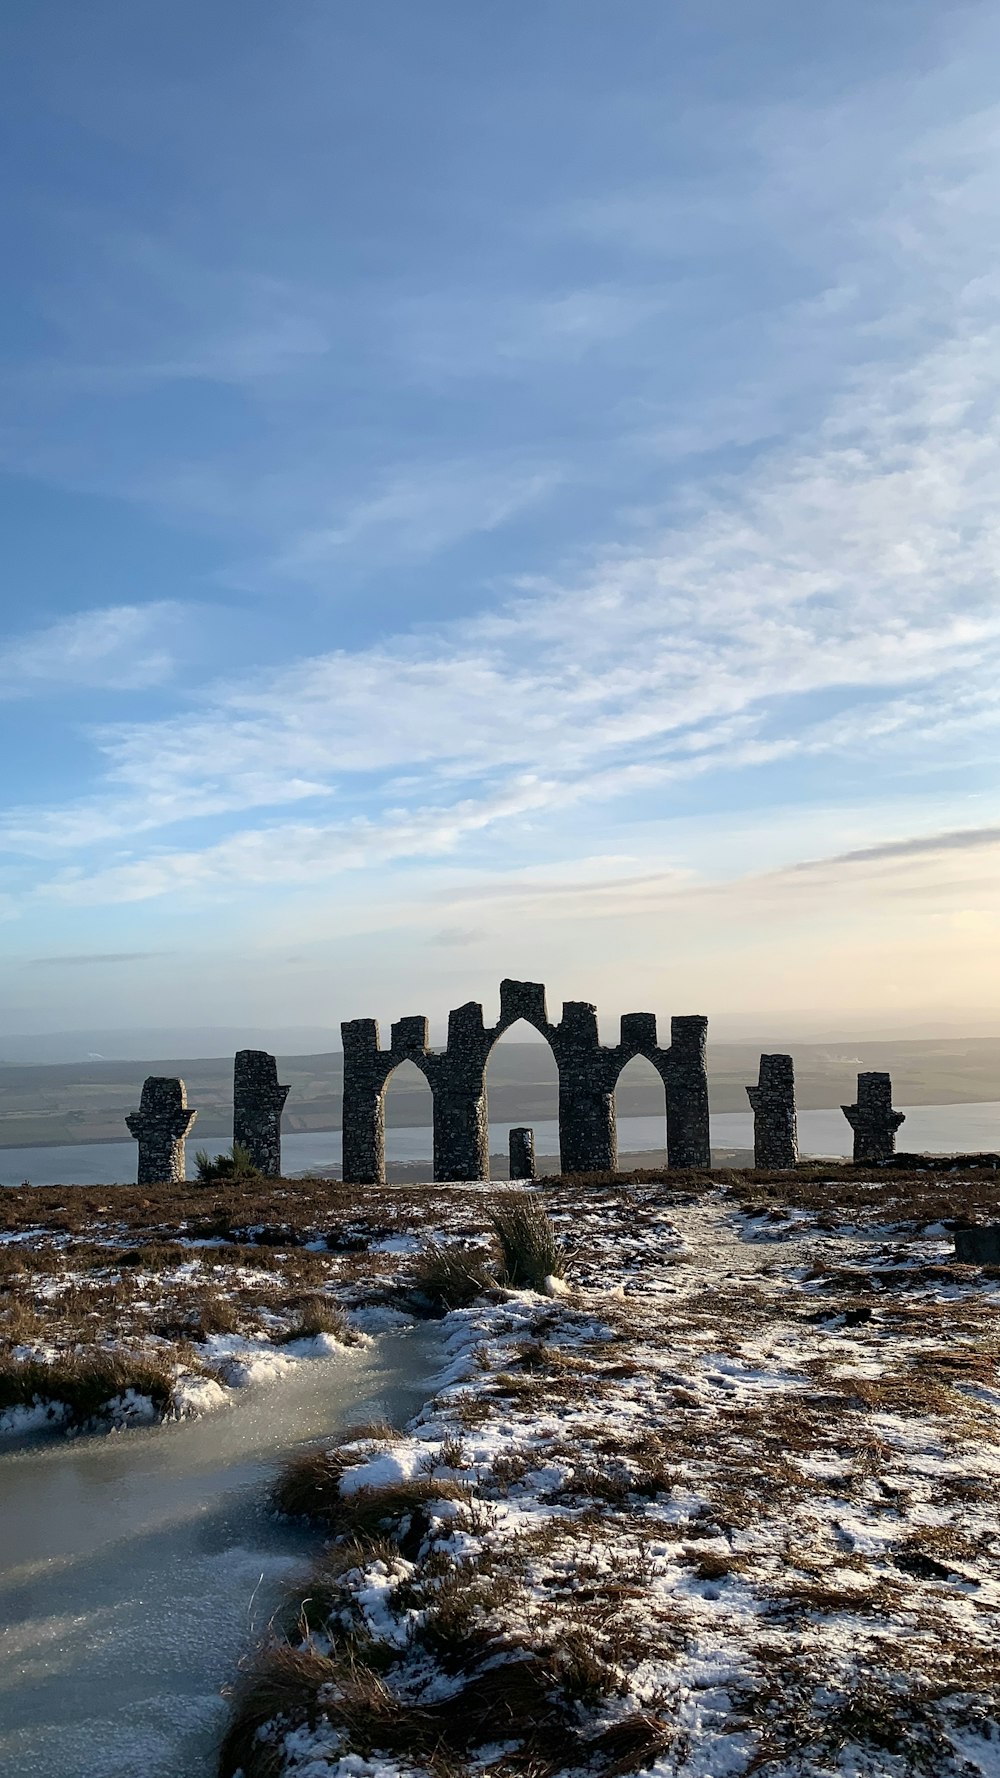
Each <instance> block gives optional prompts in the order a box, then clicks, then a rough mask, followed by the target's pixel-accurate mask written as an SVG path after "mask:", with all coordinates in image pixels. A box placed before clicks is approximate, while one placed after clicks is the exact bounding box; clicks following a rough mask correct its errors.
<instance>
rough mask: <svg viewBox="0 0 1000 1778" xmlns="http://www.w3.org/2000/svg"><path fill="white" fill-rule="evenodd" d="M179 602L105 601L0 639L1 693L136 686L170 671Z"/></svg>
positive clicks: (20, 695) (166, 675) (164, 676)
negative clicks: (43, 627) (56, 620)
mask: <svg viewBox="0 0 1000 1778" xmlns="http://www.w3.org/2000/svg"><path fill="white" fill-rule="evenodd" d="M180 615H181V608H180V606H178V605H176V604H174V603H173V602H172V601H169V600H159V601H154V602H153V603H151V604H149V605H106V606H103V607H100V608H98V609H96V610H92V611H81V612H78V613H77V614H76V615H75V616H74V617H69V618H64V619H62V620H61V621H60V622H59V623H55V624H50V625H48V626H47V627H46V628H45V629H41V630H33V631H31V632H29V633H28V634H27V635H24V636H19V637H14V638H12V639H11V640H10V641H8V642H7V643H6V644H0V698H23V697H34V696H37V694H38V693H39V691H42V690H44V689H45V688H46V687H49V688H52V687H59V686H81V687H89V688H98V689H100V690H104V691H138V690H142V689H143V688H144V687H146V686H150V685H158V684H160V683H161V682H162V681H163V680H165V679H168V678H169V677H170V674H171V672H172V671H173V657H172V654H171V650H170V648H169V646H168V643H169V641H170V640H171V633H172V631H173V630H174V628H175V627H176V625H177V624H178V622H179V619H180Z"/></svg>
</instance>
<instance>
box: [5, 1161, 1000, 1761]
mask: <svg viewBox="0 0 1000 1778" xmlns="http://www.w3.org/2000/svg"><path fill="white" fill-rule="evenodd" d="M301 1189H302V1192H303V1193H304V1192H305V1191H306V1188H305V1187H303V1188H301ZM295 1190H298V1188H295ZM308 1190H309V1192H311V1194H312V1195H311V1196H310V1197H308V1199H307V1198H306V1197H305V1196H302V1195H300V1196H299V1197H295V1195H294V1191H293V1190H292V1189H291V1188H288V1187H286V1186H281V1187H278V1186H276V1187H275V1188H274V1196H275V1203H274V1204H272V1205H270V1206H269V1208H268V1210H267V1219H263V1218H259V1219H258V1221H257V1222H256V1223H254V1224H253V1226H250V1224H249V1223H247V1222H246V1221H244V1223H242V1224H241V1223H239V1221H238V1219H236V1218H235V1216H234V1213H233V1211H232V1208H231V1207H230V1210H229V1211H228V1212H227V1214H226V1215H223V1214H222V1212H221V1211H220V1210H218V1207H216V1210H215V1211H213V1212H212V1214H209V1213H208V1212H198V1211H197V1204H198V1202H199V1200H197V1199H194V1198H192V1200H191V1205H194V1206H195V1208H191V1205H189V1204H188V1203H187V1202H186V1201H185V1202H184V1203H183V1204H175V1205H173V1206H172V1207H168V1208H167V1209H165V1208H164V1205H163V1204H162V1203H156V1202H151V1201H150V1200H146V1199H137V1198H136V1196H135V1194H134V1193H133V1194H132V1195H131V1197H130V1198H128V1200H127V1203H126V1198H125V1197H124V1196H122V1197H121V1198H114V1197H113V1195H112V1194H106V1197H107V1202H105V1201H104V1199H102V1200H101V1203H99V1204H98V1203H97V1202H96V1201H95V1202H94V1203H93V1204H92V1205H91V1206H90V1208H89V1210H88V1211H87V1214H85V1215H84V1214H82V1213H80V1214H78V1213H77V1207H76V1205H75V1203H74V1206H72V1209H73V1219H71V1220H74V1219H75V1220H74V1226H73V1227H72V1228H70V1229H68V1230H67V1229H60V1227H59V1226H58V1215H57V1212H58V1209H59V1207H58V1206H55V1207H53V1206H52V1205H48V1206H47V1207H45V1200H44V1199H42V1198H41V1197H39V1199H38V1200H37V1202H38V1203H39V1204H42V1205H43V1207H45V1216H42V1217H40V1218H39V1220H38V1221H37V1222H36V1223H33V1224H31V1225H30V1226H29V1225H28V1223H27V1221H26V1220H25V1219H26V1218H27V1216H28V1212H29V1210H30V1209H31V1208H32V1200H29V1199H28V1198H25V1200H24V1204H23V1205H22V1208H21V1211H20V1212H19V1214H20V1217H21V1221H20V1223H18V1222H17V1218H16V1217H15V1218H14V1221H13V1223H12V1224H11V1226H10V1227H9V1230H8V1233H9V1234H10V1235H11V1236H12V1237H13V1239H11V1240H10V1241H9V1242H8V1244H7V1248H6V1252H7V1254H8V1261H5V1264H6V1266H7V1272H8V1280H9V1281H11V1292H12V1294H13V1298H14V1299H15V1300H16V1299H17V1297H18V1292H20V1300H21V1307H22V1310H23V1317H22V1319H23V1321H24V1331H25V1335H26V1337H24V1338H23V1339H22V1340H21V1341H20V1343H16V1344H15V1345H14V1346H13V1348H12V1349H11V1350H12V1356H11V1358H10V1360H9V1361H8V1362H9V1364H14V1365H16V1364H19V1363H27V1362H33V1363H35V1364H36V1365H37V1364H39V1363H44V1362H45V1360H46V1356H47V1355H48V1354H51V1355H52V1357H53V1359H54V1360H58V1359H65V1358H66V1357H67V1355H69V1356H72V1355H73V1354H74V1353H77V1354H79V1352H80V1351H82V1350H84V1347H83V1346H81V1337H82V1335H83V1334H84V1333H85V1332H86V1330H87V1329H88V1328H89V1329H90V1335H89V1338H90V1342H91V1343H90V1346H88V1347H86V1350H90V1351H93V1350H97V1349H100V1350H101V1351H104V1352H112V1353H116V1354H118V1355H121V1354H122V1353H123V1352H126V1353H131V1354H133V1355H135V1354H139V1355H141V1356H143V1357H144V1358H147V1359H148V1358H149V1357H150V1355H153V1356H155V1355H156V1354H157V1353H159V1354H160V1355H161V1357H162V1359H163V1361H164V1362H165V1363H168V1364H169V1366H170V1367H171V1375H172V1384H171V1389H172V1395H171V1404H172V1405H171V1409H170V1411H172V1412H183V1411H192V1410H193V1411H201V1410H203V1409H205V1408H208V1407H212V1406H215V1405H218V1402H219V1401H220V1400H225V1399H226V1391H227V1390H229V1389H230V1388H232V1387H234V1386H237V1385H238V1384H239V1383H241V1382H243V1381H245V1380H246V1379H247V1377H248V1376H250V1375H253V1374H255V1369H256V1367H265V1368H268V1369H270V1371H271V1373H272V1374H273V1373H274V1369H275V1367H280V1366H281V1365H288V1364H298V1363H303V1362H307V1361H308V1357H309V1354H310V1352H312V1351H317V1350H318V1349H319V1346H320V1345H322V1346H324V1347H325V1349H327V1350H328V1349H329V1341H330V1340H331V1339H332V1340H337V1339H343V1338H345V1337H346V1338H352V1337H353V1338H357V1337H362V1338H364V1337H367V1336H368V1335H369V1334H371V1333H374V1332H378V1331H379V1330H380V1329H381V1328H384V1327H392V1326H400V1325H403V1324H404V1323H405V1322H406V1321H407V1320H408V1319H412V1318H413V1316H414V1315H415V1314H418V1313H419V1312H420V1298H419V1293H416V1292H415V1287H414V1286H415V1276H416V1272H417V1270H418V1269H419V1267H420V1264H421V1259H422V1256H423V1255H425V1254H426V1252H427V1250H428V1248H435V1247H436V1248H437V1249H438V1250H442V1249H446V1250H447V1251H448V1252H449V1253H451V1252H455V1253H459V1254H461V1253H462V1252H468V1254H469V1255H470V1256H471V1257H472V1258H474V1259H476V1258H478V1260H480V1261H481V1260H482V1259H483V1258H484V1257H485V1256H486V1255H487V1253H488V1250H489V1242H490V1237H489V1233H488V1212H489V1208H490V1202H491V1188H488V1187H485V1186H481V1185H480V1186H473V1187H468V1188H458V1187H450V1188H446V1187H426V1188H417V1189H414V1188H405V1189H399V1190H391V1189H390V1190H386V1191H384V1192H381V1193H378V1192H372V1193H366V1194H363V1195H359V1194H356V1193H355V1194H350V1193H348V1192H347V1191H346V1190H345V1189H344V1188H340V1187H329V1188H325V1190H324V1188H321V1187H319V1186H317V1185H316V1184H315V1183H313V1184H312V1185H311V1186H310V1187H309V1188H308ZM282 1194H284V1197H282ZM753 1194H757V1196H756V1200H755V1198H754V1196H753ZM996 1199H997V1191H996V1178H995V1176H994V1175H982V1174H980V1175H978V1176H975V1175H970V1176H969V1177H968V1178H962V1177H957V1176H955V1175H947V1174H943V1173H936V1172H935V1170H934V1169H933V1168H929V1169H928V1170H927V1171H926V1172H925V1173H921V1174H919V1175H913V1176H912V1177H911V1176H902V1175H893V1174H883V1175H879V1176H878V1177H877V1178H875V1179H866V1178H863V1177H859V1176H857V1175H854V1174H853V1173H851V1171H850V1170H844V1172H843V1173H842V1174H841V1175H839V1176H832V1175H827V1176H823V1175H822V1173H821V1172H818V1171H816V1170H813V1171H812V1172H811V1173H809V1172H807V1173H806V1174H803V1175H801V1176H798V1177H795V1176H791V1175H787V1176H767V1175H763V1176H762V1175H754V1174H746V1175H742V1176H739V1175H730V1176H728V1178H718V1177H717V1178H716V1179H714V1180H711V1179H708V1178H704V1179H696V1180H694V1179H685V1178H684V1177H683V1176H681V1175H677V1174H674V1175H672V1176H669V1177H665V1178H663V1179H661V1180H651V1181H639V1182H635V1183H632V1184H624V1185H622V1184H608V1185H602V1184H599V1183H595V1184H593V1185H591V1186H589V1187H587V1188H586V1189H584V1188H582V1187H581V1186H580V1184H579V1183H573V1182H564V1183H558V1184H553V1185H546V1187H545V1189H544V1192H543V1194H542V1201H543V1202H544V1204H545V1206H546V1208H547V1209H548V1211H549V1213H550V1215H551V1217H552V1219H553V1222H554V1224H555V1226H556V1229H557V1231H558V1233H559V1235H560V1237H561V1239H562V1240H563V1242H564V1244H565V1248H566V1252H567V1266H566V1284H563V1285H561V1286H553V1287H552V1288H551V1290H550V1292H549V1293H546V1294H536V1293H535V1292H531V1291H521V1292H517V1291H511V1290H503V1289H499V1288H497V1289H487V1290H486V1291H485V1292H484V1293H482V1294H480V1295H478V1296H477V1297H475V1299H474V1300H472V1301H471V1302H470V1303H469V1305H468V1306H466V1307H464V1308H457V1309H453V1310H451V1312H450V1313H448V1314H447V1315H446V1316H445V1318H444V1320H443V1322H442V1323H441V1331H442V1334H443V1337H444V1340H445V1345H446V1351H447V1354H448V1361H447V1367H446V1369H445V1370H444V1372H443V1373H442V1375H441V1376H440V1377H439V1378H438V1380H437V1394H436V1396H435V1398H434V1400H433V1402H432V1403H431V1404H430V1405H429V1407H428V1408H427V1409H426V1410H425V1411H424V1413H423V1415H422V1416H421V1417H420V1419H419V1421H418V1422H417V1423H415V1424H414V1425H412V1426H411V1427H410V1428H409V1429H402V1430H400V1429H390V1428H385V1427H382V1428H378V1427H375V1428H368V1429H360V1430H358V1431H356V1432H355V1433H354V1434H353V1435H352V1436H351V1438H350V1439H349V1441H348V1442H347V1443H346V1444H340V1445H338V1446H337V1447H336V1448H334V1449H332V1450H331V1452H330V1453H329V1454H328V1455H327V1456H324V1457H322V1458H321V1460H320V1468H319V1470H318V1471H317V1470H315V1468H314V1471H313V1472H310V1474H309V1476H307V1477H306V1481H307V1482H308V1484H309V1487H313V1488H314V1494H315V1500H314V1503H313V1505H314V1516H315V1517H316V1518H317V1519H318V1521H319V1522H320V1523H321V1524H322V1525H324V1526H325V1531H326V1535H327V1537H328V1539H329V1540H330V1541H329V1547H328V1548H327V1549H326V1551H325V1553H324V1555H323V1557H322V1558H321V1560H320V1563H319V1566H318V1568H317V1572H316V1574H315V1575H314V1577H313V1580H312V1584H311V1585H310V1587H309V1589H308V1594H307V1595H306V1596H305V1597H303V1598H299V1597H296V1598H294V1599H292V1600H290V1602H289V1609H288V1612H287V1614H285V1618H284V1619H283V1621H284V1623H285V1630H284V1633H283V1635H282V1636H281V1637H280V1638H279V1639H278V1640H276V1642H275V1643H274V1645H273V1646H271V1647H270V1648H268V1649H265V1650H263V1651H262V1652H261V1654H260V1657H259V1659H257V1660H256V1661H253V1662H251V1663H250V1664H249V1666H248V1669H247V1671H246V1673H245V1674H244V1676H243V1679H242V1681H241V1682H240V1685H239V1686H238V1688H237V1700H236V1708H235V1712H234V1720H233V1728H232V1731H231V1733H230V1736H229V1739H228V1741H227V1745H226V1749H225V1751H224V1755H223V1764H222V1767H221V1770H222V1772H223V1774H227V1773H228V1774H235V1773H236V1772H241V1773H242V1774H243V1778H263V1775H264V1774H267V1778H276V1775H280V1774H289V1775H294V1778H403V1775H406V1778H410V1775H412V1774H414V1773H425V1772H426V1773H428V1774H431V1778H466V1775H469V1778H471V1775H473V1774H478V1773H489V1774H492V1775H495V1778H556V1775H557V1774H565V1775H567V1778H568V1775H569V1774H571V1773H576V1772H579V1771H589V1772H593V1773H594V1774H595V1775H596V1778H615V1774H626V1773H630V1772H633V1771H640V1770H650V1771H653V1772H654V1773H655V1774H656V1778H668V1775H670V1778H726V1775H728V1774H734V1775H735V1774H742V1773H748V1774H749V1773H757V1772H761V1773H766V1774H769V1775H770V1778H792V1775H793V1774H796V1773H801V1774H806V1775H818V1774H831V1773H836V1774H841V1775H843V1778H849V1775H857V1778H861V1775H877V1778H909V1775H911V1774H913V1775H914V1778H915V1775H916V1774H920V1773H931V1774H938V1773H941V1774H946V1775H947V1774H965V1775H966V1778H975V1775H977V1774H978V1775H979V1778H1000V1728H998V1726H997V1715H998V1694H1000V1646H998V1645H1000V1634H998V1631H1000V1611H998V1605H1000V1580H998V1569H997V1556H998V1554H1000V1513H998V1504H1000V1484H998V1474H1000V1462H998V1458H1000V1373H998V1359H1000V1313H998V1311H1000V1274H998V1273H997V1272H996V1271H992V1272H991V1271H988V1270H984V1269H982V1268H978V1267H973V1266H963V1265H957V1264H956V1263H955V1262H954V1258H953V1243H952V1238H951V1232H950V1226H949V1225H950V1223H951V1221H952V1212H953V1213H954V1214H955V1215H961V1214H968V1213H970V1212H972V1213H974V1214H980V1215H982V1214H984V1213H985V1214H991V1213H992V1214H994V1215H995V1214H996V1213H997V1212H996ZM279 1200H281V1202H280V1203H279ZM200 1202H201V1203H202V1204H204V1200H203V1199H202V1200H200ZM279 1215H280V1216H281V1218H282V1219H283V1224H284V1225H287V1226H285V1233H284V1234H282V1231H281V1228H279V1227H277V1226H271V1224H272V1223H273V1224H275V1225H276V1224H277V1218H278V1216H279ZM213 1217H214V1220H213ZM46 1219H47V1220H46ZM25 1236H27V1238H26V1239H25V1238H24V1237H25ZM282 1241H285V1243H286V1244H285V1245H284V1246H282V1245H281V1242H282ZM296 1243H297V1244H296ZM18 1252H20V1254H21V1255H22V1257H20V1258H19V1257H18ZM46 1255H48V1258H46ZM18 1268H21V1269H20V1270H19V1269H18ZM567 1286H568V1288H567ZM318 1305H319V1310H321V1311H322V1312H319V1310H318V1308H317V1306H318ZM310 1314H311V1320H310ZM324 1316H325V1317H326V1318H327V1319H328V1321H329V1329H330V1330H332V1331H327V1332H325V1333H324V1332H322V1330H318V1331H317V1332H313V1333H312V1334H309V1333H308V1332H307V1331H306V1329H307V1328H308V1327H309V1326H315V1325H316V1324H317V1322H318V1320H322V1319H323V1318H324ZM32 1317H33V1318H34V1320H32ZM15 1320H16V1318H15ZM297 1330H299V1333H300V1337H299V1339H297V1340H296V1339H290V1338H289V1336H290V1335H293V1334H295V1333H296V1331H297ZM9 1349H10V1348H9ZM257 1374H259V1371H258V1372H257ZM136 1400H137V1401H138V1397H136ZM30 1407H31V1404H28V1410H29V1411H30ZM56 1417H57V1418H58V1415H57V1416H56ZM300 1484H301V1478H300ZM307 1493H308V1490H307ZM280 1497H281V1498H282V1499H283V1500H284V1501H285V1503H286V1504H287V1503H288V1501H289V1500H290V1499H291V1498H292V1497H293V1496H292V1495H291V1494H289V1493H288V1492H287V1491H285V1492H282V1494H281V1496H280ZM304 1498H305V1496H303V1493H302V1487H301V1485H300V1486H299V1494H298V1499H299V1500H300V1502H301V1501H302V1500H303V1499H304ZM309 1498H310V1499H312V1497H311V1496H310V1497H309Z"/></svg>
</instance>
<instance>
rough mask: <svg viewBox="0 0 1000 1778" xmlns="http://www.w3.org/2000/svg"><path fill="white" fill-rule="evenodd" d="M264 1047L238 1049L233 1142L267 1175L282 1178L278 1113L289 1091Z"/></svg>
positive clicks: (279, 1114) (234, 1086)
mask: <svg viewBox="0 0 1000 1778" xmlns="http://www.w3.org/2000/svg"><path fill="white" fill-rule="evenodd" d="M289 1090H290V1089H289V1088H288V1087H282V1086H279V1085H278V1064H277V1062H276V1061H275V1059H274V1057H273V1056H269V1055H268V1053H267V1051H266V1050H237V1052H236V1062H235V1065H234V1068H233V1144H234V1146H235V1144H236V1143H239V1144H240V1146H241V1147H243V1148H245V1149H246V1151H247V1153H248V1154H249V1156H250V1159H251V1160H252V1162H253V1164H254V1166H255V1167H259V1168H260V1170H261V1172H262V1173H263V1174H264V1177H265V1178H266V1179H280V1178H281V1113H282V1111H283V1110H284V1108H285V1100H286V1099H287V1098H288V1094H289Z"/></svg>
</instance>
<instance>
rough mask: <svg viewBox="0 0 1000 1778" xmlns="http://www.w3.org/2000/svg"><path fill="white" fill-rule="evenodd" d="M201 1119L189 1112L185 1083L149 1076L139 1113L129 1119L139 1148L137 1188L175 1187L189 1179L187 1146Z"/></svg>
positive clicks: (136, 1112)
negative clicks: (185, 1144) (187, 1139)
mask: <svg viewBox="0 0 1000 1778" xmlns="http://www.w3.org/2000/svg"><path fill="white" fill-rule="evenodd" d="M197 1116H198V1113H197V1112H196V1111H190V1110H189V1109H188V1102H187V1088H186V1087H185V1085H184V1082H183V1081H182V1080H178V1079H176V1078H174V1077H173V1076H171V1075H164V1074H150V1075H148V1076H147V1078H146V1079H145V1080H144V1081H143V1083H142V1096H141V1098H140V1100H139V1109H138V1111H131V1112H129V1114H128V1116H127V1117H126V1119H125V1122H126V1124H127V1126H128V1128H129V1130H130V1131H131V1133H132V1135H133V1136H134V1137H135V1139H136V1141H137V1142H138V1144H139V1161H138V1169H137V1173H136V1182H137V1184H139V1185H164V1184H167V1185H175V1184H178V1183H179V1182H180V1181H181V1180H183V1179H185V1178H186V1177H187V1165H186V1156H185V1148H184V1143H185V1138H186V1137H187V1136H188V1135H189V1134H190V1131H191V1126H192V1124H193V1123H194V1120H195V1118H196V1117H197Z"/></svg>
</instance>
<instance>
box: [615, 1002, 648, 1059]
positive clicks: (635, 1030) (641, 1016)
mask: <svg viewBox="0 0 1000 1778" xmlns="http://www.w3.org/2000/svg"><path fill="white" fill-rule="evenodd" d="M620 1031H621V1047H622V1049H623V1050H631V1052H632V1054H633V1055H636V1056H637V1055H639V1053H640V1051H642V1050H655V1048H656V1014H655V1012H623V1013H622V1016H621V1025H620Z"/></svg>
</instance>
